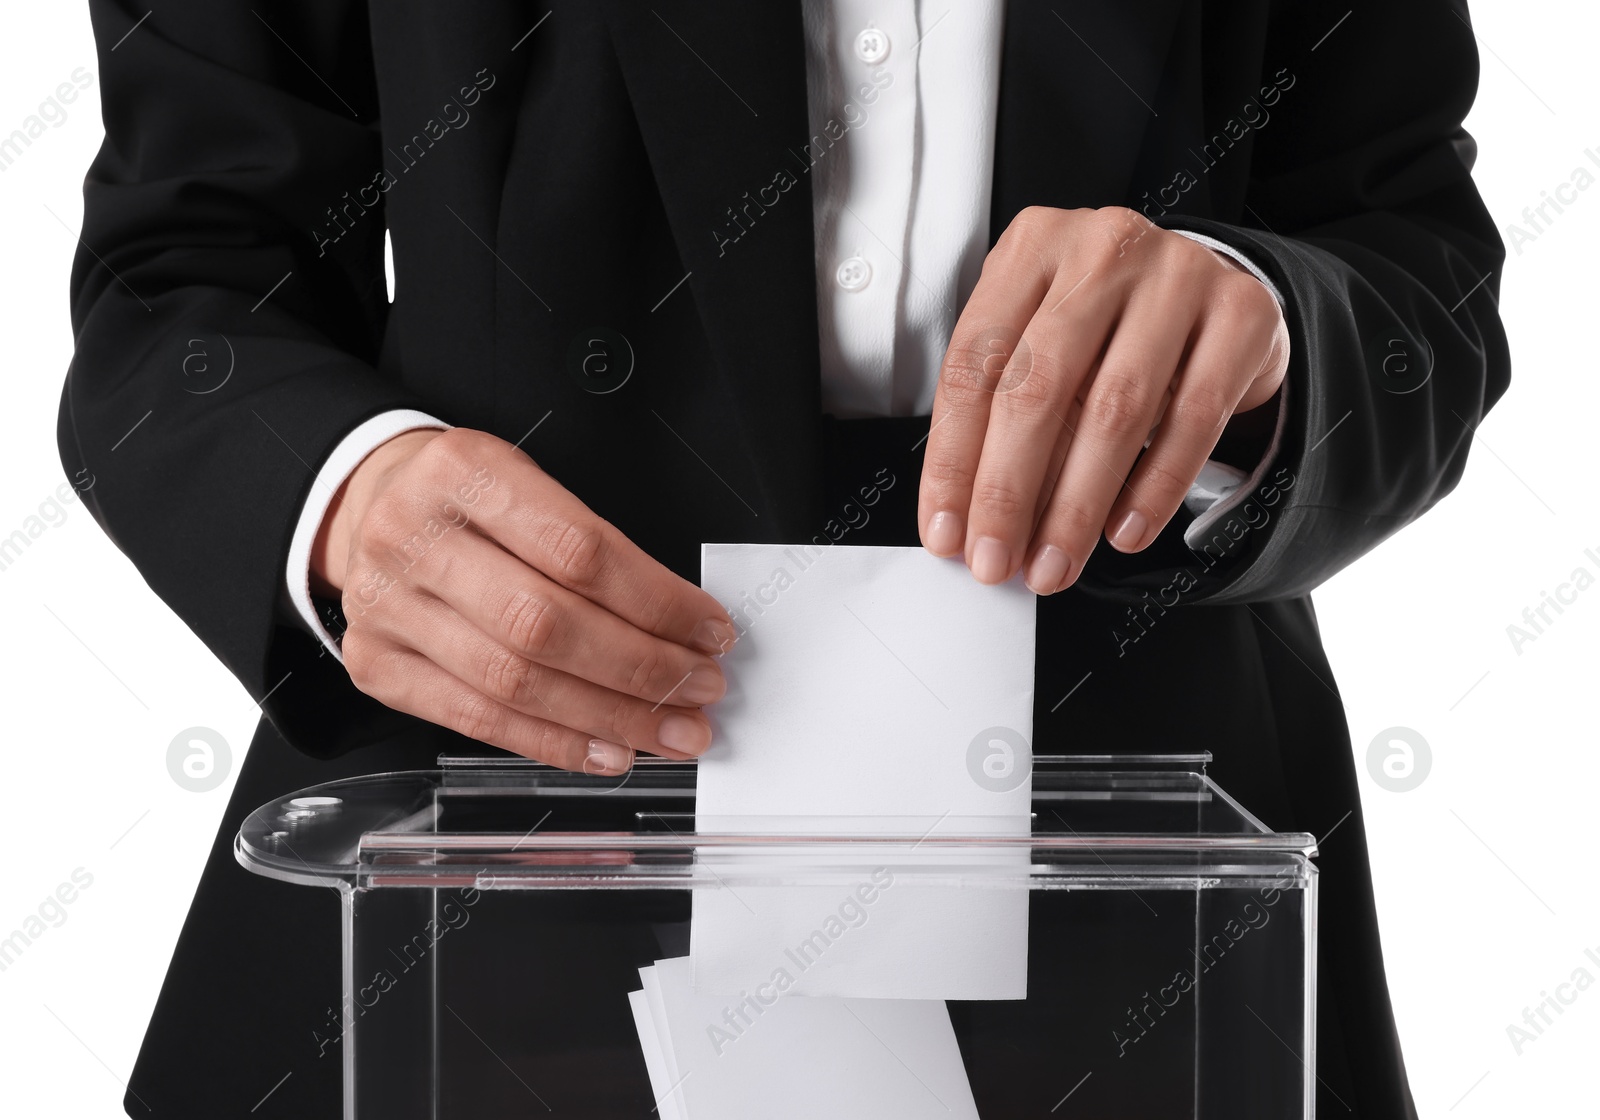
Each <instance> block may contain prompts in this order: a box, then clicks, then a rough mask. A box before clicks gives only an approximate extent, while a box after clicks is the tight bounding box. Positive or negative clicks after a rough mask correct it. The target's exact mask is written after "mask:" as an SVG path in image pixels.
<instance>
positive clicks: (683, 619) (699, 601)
mask: <svg viewBox="0 0 1600 1120" xmlns="http://www.w3.org/2000/svg"><path fill="white" fill-rule="evenodd" d="M454 431H461V429H455V430H454ZM454 431H453V432H446V433H445V434H444V435H443V436H440V437H439V438H438V439H435V440H433V441H431V442H430V443H429V444H428V448H429V449H434V448H435V447H436V446H437V445H438V444H440V443H441V442H442V441H445V440H449V439H450V437H451V436H452V435H453V434H454ZM468 434H469V436H470V437H476V438H463V439H461V440H459V441H456V442H453V443H446V444H445V445H444V446H443V447H442V448H438V450H439V452H440V454H442V455H448V456H451V459H450V460H449V461H450V463H451V467H450V470H449V472H448V473H450V474H451V476H452V477H455V478H458V479H463V480H465V481H464V482H462V483H461V486H462V487H463V490H462V493H463V495H464V494H465V493H467V492H469V491H470V492H471V493H473V494H474V495H475V498H474V501H473V503H472V505H471V507H470V513H471V517H472V520H473V521H474V523H476V525H477V526H478V529H479V531H480V532H481V533H483V534H484V535H485V536H487V537H489V538H491V539H493V540H495V541H498V542H499V543H500V544H501V545H502V546H503V547H504V548H505V549H506V551H508V552H510V553H511V554H512V555H514V556H516V557H517V558H519V559H520V560H522V562H523V563H525V564H527V565H529V566H530V567H533V568H536V569H538V570H539V571H541V572H543V573H545V575H546V576H548V577H549V578H550V579H551V580H553V581H554V582H556V583H558V584H560V585H561V586H562V587H564V588H566V589H567V590H568V591H571V592H573V593H574V594H577V595H581V596H583V597H584V598H586V599H589V600H591V601H593V602H595V603H598V604H600V605H601V606H603V607H605V608H606V609H607V610H609V611H610V612H612V613H613V614H615V615H616V616H617V617H619V618H621V619H623V620H625V621H627V622H629V623H631V624H632V625H634V626H635V627H637V628H639V629H641V630H644V631H647V632H649V633H651V634H655V635H656V636H658V637H661V638H665V639H667V640H668V641H673V642H677V643H679V644H680V645H686V646H690V647H692V648H695V649H698V650H700V651H702V652H704V653H713V654H715V653H722V652H724V651H726V650H727V648H728V647H729V646H730V645H732V644H733V641H734V638H735V636H736V631H735V630H734V628H733V624H732V622H731V621H730V620H729V618H728V612H727V611H725V610H724V609H723V608H722V605H721V604H720V603H718V602H717V601H716V599H714V598H713V597H712V596H710V595H709V594H707V593H706V592H705V591H703V590H702V589H700V588H698V587H696V586H695V585H694V584H692V583H690V582H689V581H688V580H686V579H684V578H683V577H682V576H679V575H678V574H677V573H675V572H673V571H671V570H669V569H668V568H667V567H666V566H665V565H663V564H661V563H660V562H659V561H657V560H655V559H654V558H653V557H651V556H650V555H648V554H647V553H646V552H645V551H644V550H643V549H641V548H640V547H639V546H638V545H636V544H634V543H633V542H632V541H631V540H629V539H628V538H627V537H626V536H625V535H624V534H623V533H622V532H621V531H620V530H618V529H617V528H616V527H615V526H614V525H612V524H610V523H609V522H607V521H606V520H604V519H603V518H601V517H599V516H598V515H596V514H595V513H594V511H592V510H591V509H589V507H588V506H586V505H584V503H583V502H581V501H580V500H578V498H577V497H576V496H575V495H573V494H572V493H571V492H570V491H568V490H567V489H565V488H564V487H562V486H561V485H560V484H559V483H557V482H556V481H555V480H554V479H552V478H551V477H550V476H549V475H547V474H545V472H544V471H542V470H541V469H540V468H539V467H538V466H537V465H536V464H535V463H534V462H533V460H532V459H530V458H528V456H527V455H526V454H524V453H523V452H521V451H520V450H518V449H517V448H515V447H513V446H512V445H510V444H508V443H506V442H505V441H504V440H499V439H497V438H495V437H493V436H488V435H486V434H485V433H482V432H469V433H468Z"/></svg>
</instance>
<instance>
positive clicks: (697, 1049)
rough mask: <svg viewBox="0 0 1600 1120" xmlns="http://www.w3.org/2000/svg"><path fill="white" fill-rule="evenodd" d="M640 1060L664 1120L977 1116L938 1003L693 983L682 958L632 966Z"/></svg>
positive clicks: (949, 1119)
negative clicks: (637, 984) (724, 989)
mask: <svg viewBox="0 0 1600 1120" xmlns="http://www.w3.org/2000/svg"><path fill="white" fill-rule="evenodd" d="M639 978H640V981H641V982H642V983H643V985H644V988H643V990H642V991H640V992H635V993H632V994H631V995H630V996H629V1002H630V1004H631V1005H632V1007H633V1011H634V1021H635V1023H636V1025H637V1026H638V1029H639V1041H640V1045H641V1047H642V1048H643V1050H644V1052H645V1067H646V1070H647V1071H648V1072H649V1075H650V1085H651V1089H652V1090H653V1092H654V1095H655V1097H656V1100H657V1101H658V1102H659V1103H658V1110H659V1113H660V1115H661V1116H663V1117H664V1118H666V1120H734V1118H738V1120H746V1118H748V1117H751V1116H760V1117H763V1120H791V1118H792V1120H816V1118H817V1117H821V1116H826V1117H829V1118H830V1120H923V1118H934V1117H937V1118H939V1120H969V1118H970V1120H976V1118H977V1116H978V1110H977V1107H976V1105H975V1103H974V1102H973V1098H972V1089H971V1087H970V1086H969V1084H968V1082H967V1074H966V1067H965V1066H964V1065H963V1064H962V1060H961V1051H960V1048H959V1047H958V1046H957V1045H956V1038H955V1032H954V1030H953V1029H952V1028H951V1025H950V1015H949V1012H948V1011H947V1010H946V1009H945V1006H944V1004H943V1003H941V1002H938V1001H927V1000H844V999H816V998H809V999H808V998H801V997H798V996H795V995H793V994H792V993H788V992H782V991H779V990H777V989H775V988H771V987H763V988H762V989H761V990H759V991H757V992H743V993H738V992H733V993H716V992H712V991H707V990H696V988H695V986H694V984H693V982H692V977H691V966H690V962H689V959H688V958H686V957H676V958H673V959H670V960H664V961H657V962H656V963H655V965H653V966H651V967H648V968H641V969H640V970H639Z"/></svg>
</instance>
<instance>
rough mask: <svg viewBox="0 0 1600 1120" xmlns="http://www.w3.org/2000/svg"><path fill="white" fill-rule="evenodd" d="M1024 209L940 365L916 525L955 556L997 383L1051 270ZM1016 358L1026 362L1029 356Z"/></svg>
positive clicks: (990, 260) (988, 262) (1042, 240)
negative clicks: (1026, 218)
mask: <svg viewBox="0 0 1600 1120" xmlns="http://www.w3.org/2000/svg"><path fill="white" fill-rule="evenodd" d="M1027 214H1028V212H1027V211H1024V214H1023V215H1019V216H1018V218H1017V219H1016V220H1015V221H1013V222H1012V224H1011V225H1009V226H1007V227H1006V230H1005V232H1004V233H1003V234H1001V236H1000V239H999V241H997V242H996V244H995V247H994V248H993V249H992V250H991V251H990V253H989V255H988V256H987V257H985V258H984V262H983V271H982V273H981V274H980V275H979V277H978V283H977V285H976V286H975V287H974V288H973V290H972V295H971V296H970V297H969V298H968V300H967V304H966V306H965V307H964V308H962V310H961V315H960V316H959V317H958V318H957V320H956V326H955V330H953V331H952V332H951V334H950V345H949V347H948V348H947V349H946V351H945V355H944V360H943V362H942V363H941V364H940V367H939V383H938V386H937V387H936V388H935V390H934V398H933V417H932V425H931V427H930V428H929V429H928V448H927V451H926V452H925V454H924V456H923V463H922V480H921V483H920V486H919V489H918V494H917V527H918V531H919V532H920V534H921V538H922V543H923V545H924V547H926V548H927V549H928V551H930V552H932V553H933V554H934V555H936V556H954V555H955V554H956V553H958V552H961V551H962V550H963V548H964V546H965V544H966V540H967V536H968V533H967V511H968V508H969V507H970V506H971V504H972V481H973V476H974V475H975V474H976V472H977V469H978V460H979V456H980V454H981V453H982V450H983V443H984V433H985V431H986V430H987V428H988V425H989V410H990V406H991V404H992V403H993V400H994V394H995V390H996V389H997V388H998V387H999V386H1001V384H1002V379H1003V377H1004V376H1005V375H1006V372H1007V370H1008V368H1009V367H1010V363H1011V362H1012V359H1013V358H1014V357H1018V355H1017V349H1018V343H1019V342H1020V340H1021V339H1022V334H1023V330H1024V328H1025V327H1026V326H1027V325H1028V321H1029V320H1030V319H1031V318H1032V317H1033V313H1034V311H1035V310H1036V309H1037V308H1038V306H1039V303H1040V301H1041V300H1042V299H1044V296H1045V293H1046V292H1047V291H1049V290H1050V284H1051V281H1052V279H1053V277H1054V272H1055V270H1054V267H1053V258H1052V256H1050V255H1049V253H1048V252H1047V251H1046V246H1047V245H1048V242H1049V237H1048V235H1047V232H1046V231H1045V230H1044V229H1041V228H1040V225H1041V223H1040V222H1038V221H1035V220H1031V219H1029V220H1025V215H1027ZM1019 363H1020V364H1021V365H1023V366H1024V368H1025V358H1019Z"/></svg>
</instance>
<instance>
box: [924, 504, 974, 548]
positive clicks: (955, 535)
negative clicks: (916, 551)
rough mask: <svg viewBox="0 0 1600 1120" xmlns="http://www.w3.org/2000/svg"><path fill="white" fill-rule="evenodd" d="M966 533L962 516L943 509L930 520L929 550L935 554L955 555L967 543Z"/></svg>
mask: <svg viewBox="0 0 1600 1120" xmlns="http://www.w3.org/2000/svg"><path fill="white" fill-rule="evenodd" d="M964 538H965V533H964V532H963V531H962V528H961V518H959V517H957V516H956V515H955V514H953V513H951V512H950V511H949V510H947V509H942V510H940V511H939V512H938V513H936V514H934V515H933V520H932V521H930V522H928V537H927V542H926V543H927V546H928V551H929V552H931V553H933V554H934V555H935V556H954V555H955V554H956V553H958V552H960V551H961V546H962V544H963V543H965V540H964Z"/></svg>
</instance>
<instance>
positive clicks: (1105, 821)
mask: <svg viewBox="0 0 1600 1120" xmlns="http://www.w3.org/2000/svg"><path fill="white" fill-rule="evenodd" d="M1209 761H1210V755H1209V754H1208V753H1204V752H1201V753H1194V754H1166V755H1113V754H1104V755H1041V756H1035V757H1034V758H1033V759H1032V760H1031V773H1030V774H1028V775H1026V777H1027V778H1028V779H1030V780H1031V782H1032V811H1031V813H1030V814H1029V815H1028V816H1027V817H1026V818H1025V819H1020V820H1018V819H1013V818H984V817H969V818H956V817H951V816H949V815H945V816H942V817H939V818H936V819H935V818H926V819H924V818H912V817H888V816H876V817H859V816H858V817H784V818H774V817H762V818H759V819H742V818H717V819H713V820H707V819H705V818H704V817H702V818H699V819H697V818H696V815H695V811H694V795H695V766H694V764H692V763H680V762H673V761H668V760H664V759H653V758H643V757H641V758H640V759H639V760H638V761H637V763H636V764H635V766H634V768H633V769H632V770H631V771H630V772H629V773H628V774H626V775H623V776H621V777H608V776H598V775H592V774H583V773H574V772H571V771H566V770H560V769H556V768H554V767H551V766H546V765H544V764H541V763H536V762H532V761H529V760H526V759H522V758H517V757H511V756H505V757H477V756H471V757H448V756H441V758H440V759H439V766H438V768H437V769H432V770H415V771H400V772H390V773H380V774H368V775H361V776H358V777H352V778H344V779H341V780H338V781H332V782H327V783H324V784H322V785H318V786H314V787H310V788H307V789H302V790H297V791H294V792H289V793H286V794H284V795H283V796H282V797H279V798H277V799H275V800H273V801H270V802H268V803H267V804H265V805H262V806H261V807H260V808H258V809H256V810H255V811H254V812H253V813H251V814H250V816H249V817H248V818H246V820H245V821H244V823H243V825H242V827H241V828H240V830H239V834H238V836H237V838H236V840H235V844H234V853H235V856H236V857H237V859H238V861H239V862H240V864H242V865H243V866H244V867H245V868H247V869H248V870H250V871H253V872H255V873H257V874H261V875H265V876H268V877H270V878H274V879H279V880H283V881H288V882H295V883H305V884H315V885H324V886H337V887H343V888H349V889H371V888H377V887H402V888H403V887H412V888H429V887H445V886H462V885H471V886H477V887H480V888H499V889H538V888H552V887H554V888H569V889H571V888H625V889H656V888H682V887H702V886H718V885H723V886H725V885H728V884H729V883H730V881H734V880H741V881H758V880H759V881H783V882H791V881H794V882H799V881H824V880H826V879H828V878H829V877H830V876H844V877H848V876H850V875H854V874H859V868H860V867H861V866H862V863H863V861H868V862H874V861H875V862H889V863H892V864H893V865H894V866H895V867H896V868H897V869H900V870H902V871H904V872H905V873H908V874H911V875H913V876H914V877H918V878H921V879H923V880H925V881H927V882H930V883H932V882H935V881H958V882H961V883H963V884H978V885H981V884H984V883H992V884H997V885H1012V886H1015V885H1018V884H1019V883H1020V884H1021V885H1025V886H1027V887H1029V888H1062V887H1065V888H1068V889H1070V888H1074V887H1077V888H1082V889H1119V888H1132V887H1137V886H1140V885H1144V886H1150V885H1152V884H1158V885H1159V884H1162V883H1171V884H1192V885H1199V886H1202V887H1203V886H1207V885H1213V884H1226V885H1229V886H1239V885H1244V884H1247V883H1248V882H1250V881H1253V880H1257V879H1260V880H1271V881H1272V882H1273V883H1274V884H1276V885H1278V886H1280V887H1281V886H1283V885H1284V884H1285V883H1291V884H1292V883H1294V882H1300V883H1304V882H1306V881H1308V880H1309V878H1310V877H1311V876H1313V875H1315V867H1314V866H1313V865H1312V864H1311V862H1310V860H1311V858H1312V857H1314V856H1315V855H1316V839H1315V838H1314V837H1313V836H1311V835H1309V834H1307V833H1299V832H1274V831H1273V830H1272V829H1270V828H1268V827H1267V825H1265V824H1264V823H1262V822H1261V821H1260V820H1259V819H1257V818H1256V817H1255V816H1254V815H1252V814H1251V813H1250V812H1249V810H1247V809H1246V808H1245V807H1244V806H1242V805H1240V804H1239V803H1238V802H1237V801H1235V800H1234V799H1233V798H1232V797H1230V796H1229V795H1228V794H1227V793H1226V792H1225V791H1224V790H1223V789H1222V788H1221V787H1220V786H1219V785H1218V784H1217V783H1216V782H1215V781H1214V780H1213V779H1212V778H1211V777H1209V776H1208V775H1207V773H1206V765H1207V763H1208V762H1209Z"/></svg>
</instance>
